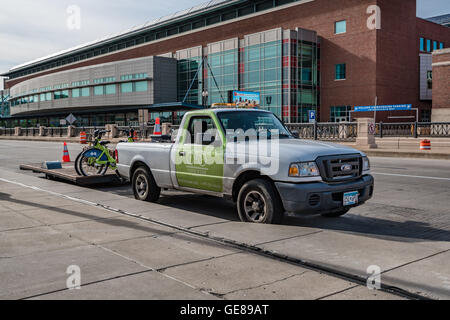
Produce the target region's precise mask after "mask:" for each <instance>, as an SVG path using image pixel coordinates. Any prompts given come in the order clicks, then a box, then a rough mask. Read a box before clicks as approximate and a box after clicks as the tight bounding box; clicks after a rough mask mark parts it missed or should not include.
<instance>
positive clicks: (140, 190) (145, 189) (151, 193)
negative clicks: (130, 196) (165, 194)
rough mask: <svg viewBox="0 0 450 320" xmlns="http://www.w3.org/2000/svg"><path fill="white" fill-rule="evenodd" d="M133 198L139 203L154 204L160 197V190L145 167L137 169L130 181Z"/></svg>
mask: <svg viewBox="0 0 450 320" xmlns="http://www.w3.org/2000/svg"><path fill="white" fill-rule="evenodd" d="M132 184H133V193H134V197H135V198H136V199H137V200H140V201H148V202H156V201H158V199H159V196H160V195H161V188H159V187H158V185H157V184H156V182H155V179H154V178H153V175H152V174H151V172H150V171H149V170H148V169H147V168H145V167H139V168H137V169H136V171H135V172H134V174H133V179H132Z"/></svg>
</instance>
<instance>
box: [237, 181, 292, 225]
mask: <svg viewBox="0 0 450 320" xmlns="http://www.w3.org/2000/svg"><path fill="white" fill-rule="evenodd" d="M237 208H238V214H239V218H240V219H241V221H243V222H252V223H265V224H279V223H281V222H282V220H283V217H284V210H283V206H282V205H281V200H280V198H279V196H278V194H277V192H276V190H275V187H274V186H273V185H272V184H271V183H270V182H269V181H267V180H264V179H255V180H251V181H249V182H247V183H246V184H244V186H243V187H242V188H241V190H240V191H239V195H238V200H237Z"/></svg>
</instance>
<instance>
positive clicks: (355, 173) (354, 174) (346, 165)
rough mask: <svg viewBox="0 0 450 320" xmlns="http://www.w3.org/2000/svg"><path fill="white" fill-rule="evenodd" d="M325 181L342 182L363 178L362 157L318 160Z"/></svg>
mask: <svg viewBox="0 0 450 320" xmlns="http://www.w3.org/2000/svg"><path fill="white" fill-rule="evenodd" d="M317 165H318V166H319V170H320V174H321V176H322V178H323V179H324V181H327V182H341V181H346V180H352V179H356V178H359V177H361V174H362V172H361V169H362V157H361V155H359V154H351V155H341V156H329V157H320V158H318V159H317Z"/></svg>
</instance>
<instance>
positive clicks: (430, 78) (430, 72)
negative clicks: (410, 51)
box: [427, 71, 433, 90]
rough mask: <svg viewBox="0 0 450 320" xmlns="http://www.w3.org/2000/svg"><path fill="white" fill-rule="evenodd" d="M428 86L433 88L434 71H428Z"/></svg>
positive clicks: (430, 88)
mask: <svg viewBox="0 0 450 320" xmlns="http://www.w3.org/2000/svg"><path fill="white" fill-rule="evenodd" d="M427 88H428V90H432V89H433V71H427Z"/></svg>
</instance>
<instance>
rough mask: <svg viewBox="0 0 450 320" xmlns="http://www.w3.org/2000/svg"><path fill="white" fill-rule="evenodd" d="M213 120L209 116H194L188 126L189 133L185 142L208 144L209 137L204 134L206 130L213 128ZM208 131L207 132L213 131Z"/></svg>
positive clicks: (209, 142) (209, 141)
mask: <svg viewBox="0 0 450 320" xmlns="http://www.w3.org/2000/svg"><path fill="white" fill-rule="evenodd" d="M215 128H216V127H215V126H214V122H213V120H212V119H211V118H210V117H194V118H192V119H191V121H190V123H189V127H188V133H189V135H188V136H187V137H186V140H185V141H184V143H185V144H198V145H209V144H211V137H210V136H209V137H208V134H205V133H206V132H207V131H208V130H211V131H212V130H215ZM211 131H210V132H209V134H211V133H213V132H211Z"/></svg>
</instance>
